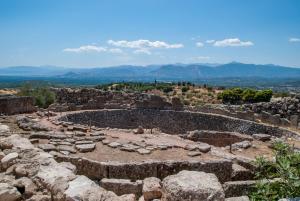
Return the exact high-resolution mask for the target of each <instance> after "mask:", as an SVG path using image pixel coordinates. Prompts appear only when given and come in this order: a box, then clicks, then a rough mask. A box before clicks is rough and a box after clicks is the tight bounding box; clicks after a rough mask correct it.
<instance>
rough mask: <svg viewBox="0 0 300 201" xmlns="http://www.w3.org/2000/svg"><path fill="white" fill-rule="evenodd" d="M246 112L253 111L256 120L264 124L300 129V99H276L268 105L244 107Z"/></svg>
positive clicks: (248, 105) (256, 104)
mask: <svg viewBox="0 0 300 201" xmlns="http://www.w3.org/2000/svg"><path fill="white" fill-rule="evenodd" d="M243 110H244V111H252V112H254V113H255V118H256V119H259V120H261V121H262V122H266V123H270V124H274V125H279V126H291V127H294V128H299V127H300V116H299V115H300V97H294V98H291V97H286V98H279V99H275V100H273V101H271V102H267V103H255V104H245V105H243Z"/></svg>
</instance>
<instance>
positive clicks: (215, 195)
mask: <svg viewBox="0 0 300 201" xmlns="http://www.w3.org/2000/svg"><path fill="white" fill-rule="evenodd" d="M162 185H163V197H162V200H163V201H198V200H201V201H213V200H220V201H222V200H225V194H224V191H223V189H222V185H221V184H220V183H219V181H218V178H217V177H216V176H215V175H214V174H210V173H204V172H196V171H186V170H184V171H181V172H179V173H178V174H176V175H171V176H168V177H166V178H165V179H164V180H163V182H162Z"/></svg>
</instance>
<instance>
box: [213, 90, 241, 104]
mask: <svg viewBox="0 0 300 201" xmlns="http://www.w3.org/2000/svg"><path fill="white" fill-rule="evenodd" d="M242 93H243V91H242V90H241V89H240V88H234V89H226V90H224V91H223V92H222V93H220V94H218V99H222V101H223V103H231V104H236V103H239V102H240V101H241V100H242Z"/></svg>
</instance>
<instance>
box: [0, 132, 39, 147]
mask: <svg viewBox="0 0 300 201" xmlns="http://www.w3.org/2000/svg"><path fill="white" fill-rule="evenodd" d="M5 141H6V142H7V143H10V144H12V145H13V147H15V148H18V149H33V148H34V146H33V145H32V144H31V142H30V141H29V140H28V139H27V138H23V137H21V136H20V135H17V134H14V135H11V136H9V137H7V138H6V139H5Z"/></svg>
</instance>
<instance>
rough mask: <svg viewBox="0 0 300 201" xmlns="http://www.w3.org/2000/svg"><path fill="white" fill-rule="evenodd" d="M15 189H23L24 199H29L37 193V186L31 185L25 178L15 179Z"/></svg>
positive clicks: (30, 181) (31, 182)
mask: <svg viewBox="0 0 300 201" xmlns="http://www.w3.org/2000/svg"><path fill="white" fill-rule="evenodd" d="M13 185H14V186H15V187H16V188H19V189H22V188H23V189H25V190H24V193H23V195H24V196H25V197H31V196H32V195H33V194H35V193H36V191H37V186H36V185H35V184H34V183H33V181H32V180H31V179H29V178H27V177H22V178H20V179H17V180H16V181H15V182H14V184H13Z"/></svg>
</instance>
